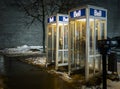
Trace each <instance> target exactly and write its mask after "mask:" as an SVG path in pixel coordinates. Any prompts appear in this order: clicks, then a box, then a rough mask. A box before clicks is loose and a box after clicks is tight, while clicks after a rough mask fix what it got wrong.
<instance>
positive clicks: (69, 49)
mask: <svg viewBox="0 0 120 89" xmlns="http://www.w3.org/2000/svg"><path fill="white" fill-rule="evenodd" d="M68 24H69V25H68V29H69V31H68V74H69V75H70V72H71V28H70V20H69V23H68Z"/></svg>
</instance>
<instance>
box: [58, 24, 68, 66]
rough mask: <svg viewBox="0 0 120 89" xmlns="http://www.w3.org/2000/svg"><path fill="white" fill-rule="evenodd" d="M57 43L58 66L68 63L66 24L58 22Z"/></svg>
mask: <svg viewBox="0 0 120 89" xmlns="http://www.w3.org/2000/svg"><path fill="white" fill-rule="evenodd" d="M58 45H59V46H58V66H59V64H63V65H64V63H68V24H64V23H63V24H59V36H58ZM60 66H62V65H60Z"/></svg>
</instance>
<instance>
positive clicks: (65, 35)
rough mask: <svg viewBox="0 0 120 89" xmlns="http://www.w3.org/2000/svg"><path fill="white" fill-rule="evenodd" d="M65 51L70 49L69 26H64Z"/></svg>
mask: <svg viewBox="0 0 120 89" xmlns="http://www.w3.org/2000/svg"><path fill="white" fill-rule="evenodd" d="M64 49H68V25H64Z"/></svg>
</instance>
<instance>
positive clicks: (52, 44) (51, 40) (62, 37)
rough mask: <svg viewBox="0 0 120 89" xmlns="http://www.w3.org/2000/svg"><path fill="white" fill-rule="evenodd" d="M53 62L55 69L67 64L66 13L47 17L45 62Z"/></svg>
mask: <svg viewBox="0 0 120 89" xmlns="http://www.w3.org/2000/svg"><path fill="white" fill-rule="evenodd" d="M52 62H55V69H58V67H59V66H66V65H68V15H64V14H57V15H54V16H51V17H49V18H48V25H47V63H52Z"/></svg>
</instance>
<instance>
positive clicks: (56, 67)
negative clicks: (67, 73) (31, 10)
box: [55, 14, 59, 70]
mask: <svg viewBox="0 0 120 89" xmlns="http://www.w3.org/2000/svg"><path fill="white" fill-rule="evenodd" d="M58 17H59V16H58V14H57V17H56V58H55V69H56V70H57V69H58V47H59V24H58V19H59V18H58Z"/></svg>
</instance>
